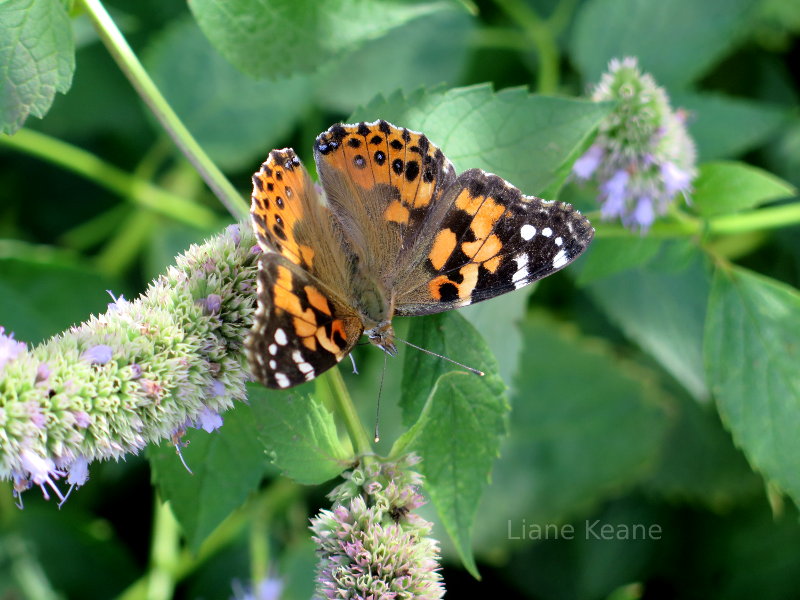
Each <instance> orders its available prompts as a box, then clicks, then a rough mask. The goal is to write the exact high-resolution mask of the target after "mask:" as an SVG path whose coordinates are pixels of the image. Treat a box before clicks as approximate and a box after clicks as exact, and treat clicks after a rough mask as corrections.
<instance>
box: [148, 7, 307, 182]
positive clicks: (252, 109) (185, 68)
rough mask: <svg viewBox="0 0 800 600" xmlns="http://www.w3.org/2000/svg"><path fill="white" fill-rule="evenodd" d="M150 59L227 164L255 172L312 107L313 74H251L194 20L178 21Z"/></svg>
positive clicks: (176, 104)
mask: <svg viewBox="0 0 800 600" xmlns="http://www.w3.org/2000/svg"><path fill="white" fill-rule="evenodd" d="M145 62H146V64H147V66H148V67H149V68H150V71H151V73H152V76H153V79H154V80H155V82H156V84H157V85H158V86H159V88H160V89H161V91H162V93H163V94H164V96H166V98H167V100H168V101H169V102H170V104H171V105H172V107H173V108H174V109H175V111H176V112H177V113H178V115H180V117H181V118H182V119H183V121H184V122H185V123H186V125H187V127H189V130H190V131H191V132H192V134H193V135H194V136H195V137H196V138H197V141H198V142H199V143H200V144H201V145H202V146H203V148H204V149H205V150H206V151H207V152H208V153H209V155H210V156H211V158H212V159H213V160H214V161H215V162H216V163H217V164H218V165H220V167H222V168H224V169H249V170H252V171H255V170H256V166H257V165H258V164H260V162H261V161H263V160H264V159H265V158H266V156H267V154H268V153H269V151H270V150H271V149H272V148H273V147H275V146H278V145H279V140H280V139H281V138H282V137H283V136H285V135H286V134H287V133H288V132H289V131H291V130H292V128H293V127H294V126H295V125H296V123H297V121H298V120H299V119H300V117H301V116H302V115H303V113H304V112H306V111H307V110H308V108H309V107H310V106H311V101H312V89H313V88H312V82H311V80H310V79H309V78H308V77H303V76H294V77H285V78H281V79H278V80H275V81H258V80H255V79H253V78H252V77H248V76H247V75H244V74H242V73H240V72H239V71H237V70H236V69H235V68H234V67H233V66H232V65H231V64H230V63H228V62H227V61H226V60H225V59H224V58H222V57H221V56H220V55H219V53H218V52H216V51H215V50H214V48H213V47H212V46H211V44H209V42H208V40H207V39H206V38H205V37H203V34H202V33H201V31H200V29H198V27H197V25H196V24H195V23H194V22H193V21H191V20H189V19H186V20H184V21H175V22H173V23H172V24H171V25H170V27H169V28H167V29H166V30H165V31H164V32H163V33H162V36H161V37H160V38H159V39H157V40H156V41H155V42H154V43H153V45H152V46H151V47H150V48H149V49H148V53H147V56H146V61H145Z"/></svg>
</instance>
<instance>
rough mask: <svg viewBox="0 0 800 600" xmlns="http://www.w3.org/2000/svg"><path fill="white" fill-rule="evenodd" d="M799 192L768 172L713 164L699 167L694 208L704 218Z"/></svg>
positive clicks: (728, 164)
mask: <svg viewBox="0 0 800 600" xmlns="http://www.w3.org/2000/svg"><path fill="white" fill-rule="evenodd" d="M796 193H797V191H796V190H795V189H794V187H792V185H791V184H790V183H788V182H786V181H784V180H783V179H780V178H779V177H776V176H775V175H772V174H771V173H768V172H767V171H764V170H762V169H759V168H757V167H751V166H750V165H747V164H745V163H739V162H712V163H706V164H704V165H701V166H700V174H699V176H698V177H697V179H696V180H695V181H694V193H693V194H692V206H693V207H694V208H695V210H696V211H697V212H698V213H699V214H701V215H703V216H704V217H712V216H714V215H723V214H727V213H732V212H737V211H740V210H744V209H747V208H753V207H755V206H759V205H760V204H764V203H766V202H769V201H770V200H777V199H778V198H788V197H791V196H793V195H794V194H796Z"/></svg>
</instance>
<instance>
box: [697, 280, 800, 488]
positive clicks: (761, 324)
mask: <svg viewBox="0 0 800 600" xmlns="http://www.w3.org/2000/svg"><path fill="white" fill-rule="evenodd" d="M798 340H800V294H798V292H797V290H796V289H794V288H791V287H789V286H787V285H784V284H781V283H779V282H777V281H774V280H771V279H769V278H766V277H763V276H759V275H756V274H753V273H751V272H749V271H746V270H744V269H740V268H736V267H732V268H725V269H722V268H720V269H718V270H717V273H716V274H715V276H714V283H713V287H712V289H711V297H710V298H709V305H708V322H707V323H706V342H705V365H706V370H707V372H708V379H709V383H710V385H711V387H712V390H713V392H714V397H715V398H716V400H717V405H718V406H719V410H720V413H721V414H722V417H723V420H724V422H725V424H726V426H727V427H729V428H730V430H731V432H732V433H733V438H734V440H735V441H736V444H737V445H738V446H740V447H741V448H742V450H743V451H744V453H745V455H746V456H747V458H748V459H749V460H750V463H751V464H752V465H753V466H754V467H755V468H756V469H758V470H759V471H761V472H762V473H763V474H764V475H765V476H766V478H767V479H768V480H769V481H773V482H774V483H776V484H777V485H778V486H780V488H781V489H783V490H785V491H786V492H787V493H788V494H789V495H790V496H791V497H792V498H793V499H794V501H795V502H800V473H798V470H797V468H796V467H797V462H798V460H800V458H799V457H800V447H798V438H797V435H796V433H797V431H798V430H799V428H800V376H798V371H797V365H798V364H800V354H798V353H799V352H800V349H799V348H798V344H797V341H798Z"/></svg>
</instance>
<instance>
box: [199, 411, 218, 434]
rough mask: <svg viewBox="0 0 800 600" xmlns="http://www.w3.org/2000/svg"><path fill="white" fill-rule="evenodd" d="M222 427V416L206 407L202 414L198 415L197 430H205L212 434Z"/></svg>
mask: <svg viewBox="0 0 800 600" xmlns="http://www.w3.org/2000/svg"><path fill="white" fill-rule="evenodd" d="M220 427H222V415H220V414H219V413H218V412H216V411H213V410H211V409H210V408H208V407H207V406H204V407H203V410H201V411H200V414H199V415H197V428H198V429H202V430H204V431H205V432H206V433H211V432H212V431H214V430H215V429H219V428H220Z"/></svg>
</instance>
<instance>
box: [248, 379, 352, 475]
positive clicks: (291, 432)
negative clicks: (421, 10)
mask: <svg viewBox="0 0 800 600" xmlns="http://www.w3.org/2000/svg"><path fill="white" fill-rule="evenodd" d="M247 391H248V398H249V399H250V404H251V406H252V410H253V418H254V419H255V421H256V427H257V429H258V438H259V440H260V441H261V443H263V444H264V446H265V447H266V448H267V451H268V452H269V453H270V454H271V456H272V462H273V463H274V464H275V465H276V466H277V467H278V468H279V469H281V471H282V472H283V474H284V475H286V476H287V477H290V478H292V479H294V480H295V481H297V482H298V483H305V484H317V483H322V482H323V481H328V480H329V479H332V478H333V477H336V476H337V475H338V474H339V473H341V472H342V471H344V470H345V469H346V468H348V467H349V466H351V465H352V463H353V460H354V457H353V452H352V450H350V449H349V448H347V447H345V446H344V445H342V443H341V442H340V441H339V436H338V435H337V433H336V424H335V423H334V421H333V415H332V414H331V413H330V412H329V411H328V409H326V408H325V407H324V406H323V405H322V404H320V403H319V402H317V400H315V399H314V398H313V397H312V396H310V395H309V394H307V393H303V392H302V388H301V391H295V392H275V391H270V390H267V389H266V388H265V387H264V386H261V385H249V386H248V387H247Z"/></svg>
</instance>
